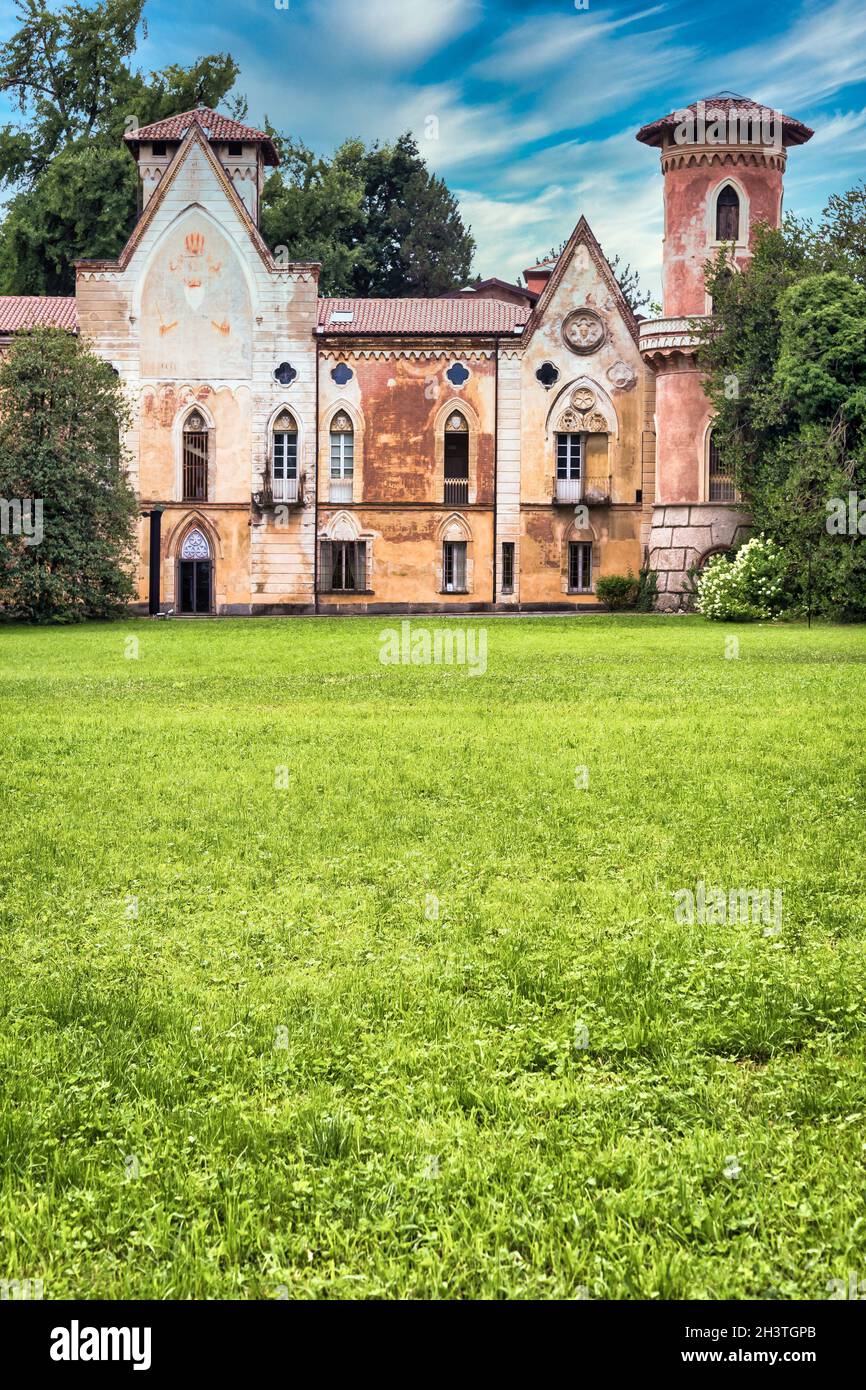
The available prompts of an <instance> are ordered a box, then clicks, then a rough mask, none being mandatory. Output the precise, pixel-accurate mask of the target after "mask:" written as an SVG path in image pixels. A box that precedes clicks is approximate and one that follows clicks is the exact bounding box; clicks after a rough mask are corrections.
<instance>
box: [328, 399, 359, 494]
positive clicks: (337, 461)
mask: <svg viewBox="0 0 866 1390" xmlns="http://www.w3.org/2000/svg"><path fill="white" fill-rule="evenodd" d="M330 442H331V491H330V499H331V501H332V502H351V500H352V480H353V477H354V473H355V430H354V427H353V425H352V421H351V419H350V417H349V416H348V414H347V413H346V411H345V410H338V411H337V413H336V415H335V416H334V418H333V420H332V421H331V437H330Z"/></svg>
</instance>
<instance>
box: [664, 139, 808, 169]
mask: <svg viewBox="0 0 866 1390" xmlns="http://www.w3.org/2000/svg"><path fill="white" fill-rule="evenodd" d="M787 159H788V156H787V154H786V152H785V150H784V149H781V150H776V149H773V148H772V147H770V146H766V145H754V146H749V145H746V146H743V145H669V146H668V147H667V148H666V149H664V150H662V153H661V166H662V173H665V174H666V173H667V172H668V170H669V169H690V168H699V167H700V166H702V165H709V164H720V165H723V166H728V167H731V168H733V167H735V166H737V165H751V166H753V167H759V168H765V169H766V168H770V169H779V170H781V171H782V172H784V169H785V165H786V163H787Z"/></svg>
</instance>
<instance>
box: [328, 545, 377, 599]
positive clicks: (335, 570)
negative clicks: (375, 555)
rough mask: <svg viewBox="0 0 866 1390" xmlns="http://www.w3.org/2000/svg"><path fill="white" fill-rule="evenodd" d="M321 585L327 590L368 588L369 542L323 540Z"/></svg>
mask: <svg viewBox="0 0 866 1390" xmlns="http://www.w3.org/2000/svg"><path fill="white" fill-rule="evenodd" d="M320 562H321V564H320V579H319V587H320V588H321V589H322V590H324V591H325V592H329V591H335V592H340V593H345V592H347V591H348V592H355V593H359V592H362V591H363V590H365V589H366V588H367V542H366V541H322V548H321V554H320Z"/></svg>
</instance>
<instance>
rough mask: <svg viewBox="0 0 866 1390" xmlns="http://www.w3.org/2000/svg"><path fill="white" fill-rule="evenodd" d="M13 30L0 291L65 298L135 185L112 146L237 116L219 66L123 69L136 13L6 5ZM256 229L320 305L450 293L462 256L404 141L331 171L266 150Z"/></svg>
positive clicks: (114, 235)
mask: <svg viewBox="0 0 866 1390" xmlns="http://www.w3.org/2000/svg"><path fill="white" fill-rule="evenodd" d="M16 4H17V9H18V13H19V18H20V20H21V26H20V28H19V29H18V31H17V32H16V33H15V34H14V35H13V36H12V38H11V39H10V40H9V41H8V42H7V43H6V44H4V45H3V46H2V48H0V90H3V91H5V92H7V93H9V94H10V95H11V97H12V98H13V101H14V103H15V105H16V107H17V109H18V112H19V115H20V121H19V122H17V123H15V124H10V125H7V126H5V127H4V128H2V129H0V188H5V189H7V190H9V191H11V192H12V194H13V196H12V198H11V199H10V202H9V204H8V207H7V210H6V215H5V217H4V220H3V223H2V225H0V293H2V294H69V293H71V292H72V290H73V288H74V279H75V276H74V262H75V261H76V260H78V259H82V258H87V257H91V256H99V257H102V256H109V257H110V256H116V255H117V254H118V253H119V252H120V250H121V249H122V247H123V245H124V242H125V241H126V239H127V237H128V236H129V233H130V231H131V230H132V227H133V225H134V222H135V217H136V212H137V207H138V196H139V195H138V179H137V175H136V170H135V165H134V163H133V161H132V160H131V159H130V158H129V155H128V153H127V152H126V150H124V148H123V136H124V134H125V133H126V132H127V131H129V130H130V129H132V128H133V126H135V125H139V126H142V125H148V124H149V123H150V122H152V121H156V120H161V119H162V118H163V117H165V116H170V115H173V114H174V113H176V112H178V111H189V110H191V109H192V108H193V107H195V106H198V105H199V104H201V105H204V106H209V107H219V108H220V109H221V110H223V111H226V112H227V113H228V114H229V115H233V116H235V117H237V118H239V119H243V118H244V117H245V115H246V102H245V101H244V100H243V98H242V97H238V96H235V97H231V96H230V95H229V94H230V93H231V91H232V88H233V87H234V85H235V82H236V80H237V77H238V71H239V70H238V67H237V64H236V63H235V62H234V59H233V58H231V57H230V56H229V55H228V54H226V53H217V54H210V55H208V56H205V57H203V58H199V59H197V61H196V62H195V63H193V64H192V65H191V66H190V67H186V68H184V67H180V66H177V65H171V66H169V67H167V68H164V69H163V70H162V71H161V72H149V73H145V72H142V71H140V70H138V69H137V68H135V67H134V66H133V62H134V56H135V52H136V43H137V31H138V26H139V24H140V23H141V18H142V11H143V8H144V0H98V3H97V4H95V5H92V6H90V7H85V6H83V5H81V4H78V3H69V4H66V5H61V6H60V7H59V8H57V9H49V7H48V4H47V0H16ZM278 143H279V144H280V146H281V151H282V155H283V159H284V164H283V166H282V167H281V168H280V169H279V170H277V171H276V172H275V173H274V174H273V175H272V176H271V178H270V179H269V180H268V182H267V185H266V188H265V194H264V199H263V207H262V220H263V231H264V233H265V236H266V237H267V238H268V240H269V241H270V243H271V245H272V246H285V247H286V248H287V251H288V254H289V255H290V256H291V257H293V258H295V259H298V260H305V259H309V260H321V261H322V264H323V275H322V288H323V289H324V291H325V292H326V293H345V294H357V295H398V294H408V295H424V294H433V295H435V294H440V293H442V292H444V291H445V290H449V289H453V288H455V287H457V286H459V285H462V284H465V283H466V281H467V280H468V278H469V273H470V267H471V262H472V255H473V252H474V249H475V244H474V241H473V239H472V236H471V235H470V233H469V232H468V230H467V229H466V228H465V227H464V226H463V222H462V219H461V217H460V210H459V208H458V205H457V201H456V199H455V198H454V196H453V194H452V193H450V192H449V191H448V188H447V187H446V185H445V184H444V182H443V181H442V180H441V179H438V178H436V177H435V176H434V175H433V174H431V173H430V171H429V170H428V169H427V167H426V165H425V163H424V161H423V159H422V158H421V155H420V153H419V151H418V147H417V145H416V143H415V141H414V140H413V138H412V136H411V135H402V136H401V137H400V138H399V139H398V140H396V141H395V142H394V143H393V144H385V145H373V146H372V147H370V148H366V147H365V146H364V144H363V143H362V142H361V141H359V140H349V141H347V142H346V143H345V144H344V145H342V146H341V147H340V149H339V150H337V152H336V154H335V155H334V157H333V159H330V160H329V159H323V158H320V157H319V156H317V155H314V154H313V153H312V152H311V151H309V150H307V149H306V148H305V147H304V146H303V145H300V144H296V143H293V142H292V141H290V140H286V141H278Z"/></svg>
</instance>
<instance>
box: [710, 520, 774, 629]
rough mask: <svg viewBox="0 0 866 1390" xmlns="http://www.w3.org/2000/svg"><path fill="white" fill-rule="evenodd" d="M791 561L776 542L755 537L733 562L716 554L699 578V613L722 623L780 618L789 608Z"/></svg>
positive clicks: (762, 536) (763, 537) (766, 538)
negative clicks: (788, 578) (789, 563)
mask: <svg viewBox="0 0 866 1390" xmlns="http://www.w3.org/2000/svg"><path fill="white" fill-rule="evenodd" d="M787 568H788V562H787V558H786V556H785V553H784V551H783V550H781V549H780V547H779V546H778V545H776V542H775V541H774V540H771V539H769V537H767V536H764V535H763V534H762V535H760V536H753V537H752V539H751V540H750V541H747V542H746V544H745V545H744V546H742V547H741V548H740V549H739V550H738V551H737V553H736V555H735V556H734V558H733V559H732V560H731V559H729V558H728V557H727V556H726V555H715V556H713V558H712V559H710V560H709V561H708V562H707V565H706V567H705V568H704V569H703V570H702V571H701V572H700V574H699V575H698V576H697V579H696V589H697V604H696V607H697V610H698V612H699V613H702V614H703V615H704V617H705V618H713V619H715V620H717V621H721V622H748V621H750V620H755V619H758V618H773V617H776V616H777V615H778V614H779V613H780V612H781V611H782V610H783V608H784V607H785V605H786V599H785V579H786V572H787Z"/></svg>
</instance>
